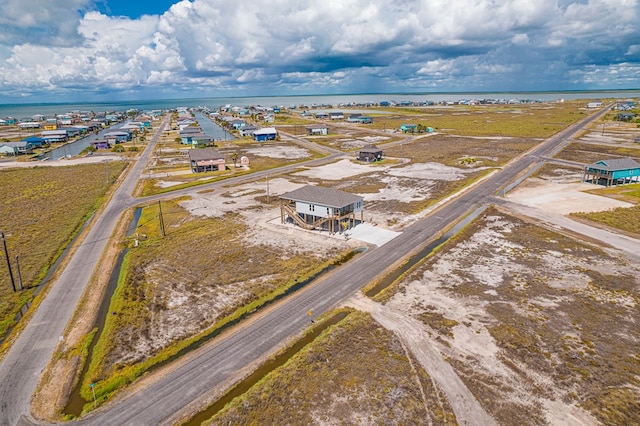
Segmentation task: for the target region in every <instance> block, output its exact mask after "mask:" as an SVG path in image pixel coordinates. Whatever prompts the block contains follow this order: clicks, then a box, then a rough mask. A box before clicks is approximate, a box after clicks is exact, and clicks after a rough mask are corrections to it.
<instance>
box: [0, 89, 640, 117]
mask: <svg viewBox="0 0 640 426" xmlns="http://www.w3.org/2000/svg"><path fill="white" fill-rule="evenodd" d="M639 97H640V90H618V91H570V92H486V93H481V92H469V93H383V94H345V95H307V96H263V97H239V98H185V99H153V100H139V101H122V102H117V101H114V102H95V103H42V104H0V117H15V118H17V119H22V118H27V117H31V116H33V115H36V114H42V115H54V114H64V113H68V112H72V111H93V112H104V111H126V110H128V109H138V110H142V111H151V110H157V109H173V108H179V107H198V106H204V107H208V108H210V109H217V108H218V107H221V106H224V105H236V106H241V107H243V106H250V105H262V106H284V107H291V106H298V107H299V106H303V105H307V106H310V105H313V104H316V105H338V104H341V103H366V102H371V103H378V102H381V101H395V102H402V101H411V102H421V101H431V102H439V101H457V100H463V99H507V100H508V99H530V100H541V101H555V100H559V99H566V100H571V99H627V98H639Z"/></svg>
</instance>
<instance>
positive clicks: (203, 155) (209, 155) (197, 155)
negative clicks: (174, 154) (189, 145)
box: [189, 148, 224, 161]
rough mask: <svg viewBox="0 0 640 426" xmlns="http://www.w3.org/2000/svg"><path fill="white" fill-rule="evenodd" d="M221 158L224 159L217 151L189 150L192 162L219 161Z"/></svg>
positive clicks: (208, 149)
mask: <svg viewBox="0 0 640 426" xmlns="http://www.w3.org/2000/svg"><path fill="white" fill-rule="evenodd" d="M219 158H224V155H222V154H220V152H219V151H218V150H217V149H213V148H201V149H191V150H189V160H191V161H202V160H217V159H219Z"/></svg>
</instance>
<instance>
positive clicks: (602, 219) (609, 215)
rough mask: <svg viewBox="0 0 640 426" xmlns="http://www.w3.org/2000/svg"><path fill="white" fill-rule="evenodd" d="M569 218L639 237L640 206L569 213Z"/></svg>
mask: <svg viewBox="0 0 640 426" xmlns="http://www.w3.org/2000/svg"><path fill="white" fill-rule="evenodd" d="M571 216H573V217H578V218H581V219H586V220H589V221H591V222H596V223H601V224H603V225H606V226H610V227H612V228H617V229H620V230H622V231H626V232H632V233H634V234H639V235H640V205H636V206H633V207H616V208H615V209H611V210H607V211H603V212H591V213H571Z"/></svg>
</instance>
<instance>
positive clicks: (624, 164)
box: [589, 157, 640, 172]
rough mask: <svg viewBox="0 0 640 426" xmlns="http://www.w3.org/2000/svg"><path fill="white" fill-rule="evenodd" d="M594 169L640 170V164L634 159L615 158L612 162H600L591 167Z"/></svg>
mask: <svg viewBox="0 0 640 426" xmlns="http://www.w3.org/2000/svg"><path fill="white" fill-rule="evenodd" d="M589 168H592V169H600V170H607V171H611V172H613V171H616V170H629V169H640V164H638V162H637V161H636V160H634V159H633V158H629V157H626V158H614V159H611V160H600V161H597V162H595V163H593V164H591V165H590V166H589Z"/></svg>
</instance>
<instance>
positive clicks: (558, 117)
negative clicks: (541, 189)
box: [372, 101, 585, 138]
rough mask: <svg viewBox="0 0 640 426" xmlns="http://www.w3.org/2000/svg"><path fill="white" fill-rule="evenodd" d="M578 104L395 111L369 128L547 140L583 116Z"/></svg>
mask: <svg viewBox="0 0 640 426" xmlns="http://www.w3.org/2000/svg"><path fill="white" fill-rule="evenodd" d="M582 106H584V103H583V102H581V101H569V102H564V103H547V104H542V105H539V104H530V105H529V104H524V105H508V106H507V105H480V106H463V105H460V106H453V107H448V108H444V107H432V108H424V109H415V108H408V109H404V108H394V109H392V111H393V112H394V113H397V114H398V115H390V116H387V115H380V116H377V117H376V118H375V119H374V122H373V125H372V128H375V129H397V128H399V127H400V125H402V124H405V123H411V124H422V125H423V126H428V127H433V128H434V129H436V131H439V132H446V133H449V134H456V135H463V136H512V137H525V138H529V137H549V136H551V135H553V134H555V133H557V132H558V131H560V130H562V129H564V128H565V127H567V125H569V124H571V123H575V122H576V121H579V120H581V119H582V118H584V117H585V112H584V111H581V110H580V108H581V107H582Z"/></svg>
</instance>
